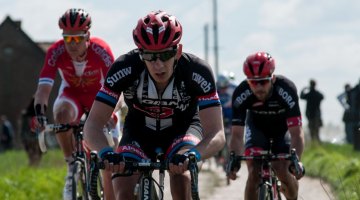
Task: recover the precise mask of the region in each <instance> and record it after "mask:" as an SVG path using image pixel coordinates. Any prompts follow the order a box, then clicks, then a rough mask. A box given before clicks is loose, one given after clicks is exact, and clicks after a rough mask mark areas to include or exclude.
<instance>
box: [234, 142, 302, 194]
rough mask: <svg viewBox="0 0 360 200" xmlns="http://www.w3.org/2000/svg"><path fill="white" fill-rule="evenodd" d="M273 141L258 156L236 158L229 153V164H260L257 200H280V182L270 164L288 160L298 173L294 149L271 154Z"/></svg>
mask: <svg viewBox="0 0 360 200" xmlns="http://www.w3.org/2000/svg"><path fill="white" fill-rule="evenodd" d="M272 143H273V140H272V139H270V148H269V150H266V151H259V152H256V153H257V154H258V155H250V156H236V155H235V153H234V152H231V153H230V162H239V164H240V162H241V161H243V160H245V161H246V160H254V161H258V162H260V166H261V167H260V173H259V176H260V178H261V183H260V184H259V192H258V196H259V197H258V199H259V200H264V199H266V200H281V195H280V182H279V180H278V178H277V176H276V174H275V172H274V170H273V168H272V162H273V161H278V160H290V161H292V162H293V163H295V170H296V172H297V173H298V172H299V168H298V162H299V161H298V159H297V156H296V153H295V149H291V151H290V153H289V154H273V153H272V151H271V149H272Z"/></svg>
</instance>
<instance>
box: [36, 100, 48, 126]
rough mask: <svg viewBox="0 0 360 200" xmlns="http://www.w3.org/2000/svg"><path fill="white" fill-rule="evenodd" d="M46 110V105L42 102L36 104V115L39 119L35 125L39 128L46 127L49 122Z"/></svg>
mask: <svg viewBox="0 0 360 200" xmlns="http://www.w3.org/2000/svg"><path fill="white" fill-rule="evenodd" d="M45 111H46V105H41V104H36V105H35V116H36V119H37V123H36V124H35V127H36V128H37V129H41V130H43V129H44V126H45V125H46V123H47V118H46V116H45V114H44V113H45Z"/></svg>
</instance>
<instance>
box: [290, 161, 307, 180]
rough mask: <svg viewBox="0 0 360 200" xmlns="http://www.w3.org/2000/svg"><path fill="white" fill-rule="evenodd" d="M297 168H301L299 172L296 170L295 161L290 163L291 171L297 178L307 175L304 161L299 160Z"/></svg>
mask: <svg viewBox="0 0 360 200" xmlns="http://www.w3.org/2000/svg"><path fill="white" fill-rule="evenodd" d="M297 168H298V169H299V172H297V171H296V166H295V164H294V163H292V164H290V166H289V170H290V172H291V173H292V174H293V175H294V176H295V178H296V179H297V180H299V179H301V178H302V177H303V176H304V175H305V167H304V165H303V164H302V162H298V163H297Z"/></svg>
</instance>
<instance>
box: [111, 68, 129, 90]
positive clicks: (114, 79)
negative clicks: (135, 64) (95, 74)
mask: <svg viewBox="0 0 360 200" xmlns="http://www.w3.org/2000/svg"><path fill="white" fill-rule="evenodd" d="M129 74H131V67H127V68H125V69H122V70H119V71H117V72H116V73H115V74H113V75H112V76H110V77H108V78H107V79H106V82H107V83H108V84H109V85H110V86H111V87H112V86H113V85H114V84H115V83H116V82H118V81H119V80H120V79H122V78H123V77H125V76H127V75H129Z"/></svg>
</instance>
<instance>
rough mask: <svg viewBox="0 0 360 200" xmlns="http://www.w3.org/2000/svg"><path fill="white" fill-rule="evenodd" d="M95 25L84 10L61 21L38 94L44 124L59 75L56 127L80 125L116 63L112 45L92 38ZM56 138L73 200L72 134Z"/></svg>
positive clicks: (67, 190) (66, 195) (68, 196)
mask: <svg viewBox="0 0 360 200" xmlns="http://www.w3.org/2000/svg"><path fill="white" fill-rule="evenodd" d="M91 24H92V23H91V17H90V15H89V13H87V12H86V11H85V10H84V9H78V8H71V9H68V10H67V11H66V12H65V13H64V14H63V15H62V16H61V17H60V19H59V27H60V29H61V30H62V38H63V39H61V40H58V41H57V42H55V43H54V44H53V45H52V46H51V47H50V48H49V49H48V51H47V53H46V57H45V62H44V66H43V68H42V71H41V73H40V78H39V84H38V88H37V91H36V94H35V102H34V104H35V111H36V115H37V117H38V121H39V123H40V124H43V123H44V120H45V118H44V117H43V116H44V114H45V112H46V108H47V105H48V100H49V95H50V92H51V90H52V87H53V84H54V80H55V76H56V73H57V72H59V74H60V77H61V81H62V82H61V86H60V89H59V95H58V97H57V98H56V100H55V103H54V106H53V107H54V108H53V115H54V120H55V123H62V124H65V123H78V122H79V121H80V118H81V116H82V115H83V113H85V112H88V111H89V110H90V108H91V105H92V103H93V101H94V99H95V96H96V93H97V92H98V90H99V89H100V87H101V84H102V83H103V82H104V79H105V76H106V74H107V72H108V70H109V68H110V66H111V64H112V63H113V61H114V57H113V53H112V51H111V49H110V47H109V45H108V44H107V43H106V42H105V41H103V40H102V39H100V38H96V37H90V31H89V29H90V27H91ZM56 138H57V141H58V143H59V145H60V147H61V149H62V151H63V153H64V157H65V161H66V163H67V165H68V171H67V175H66V181H65V187H64V191H63V198H64V199H71V198H72V197H71V196H72V191H71V187H72V182H71V176H72V172H71V170H70V169H71V168H72V165H73V161H74V158H73V157H72V153H73V151H74V138H73V134H72V130H69V131H67V132H64V133H61V134H56ZM110 183H111V182H110ZM109 188H110V189H112V187H109Z"/></svg>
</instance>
